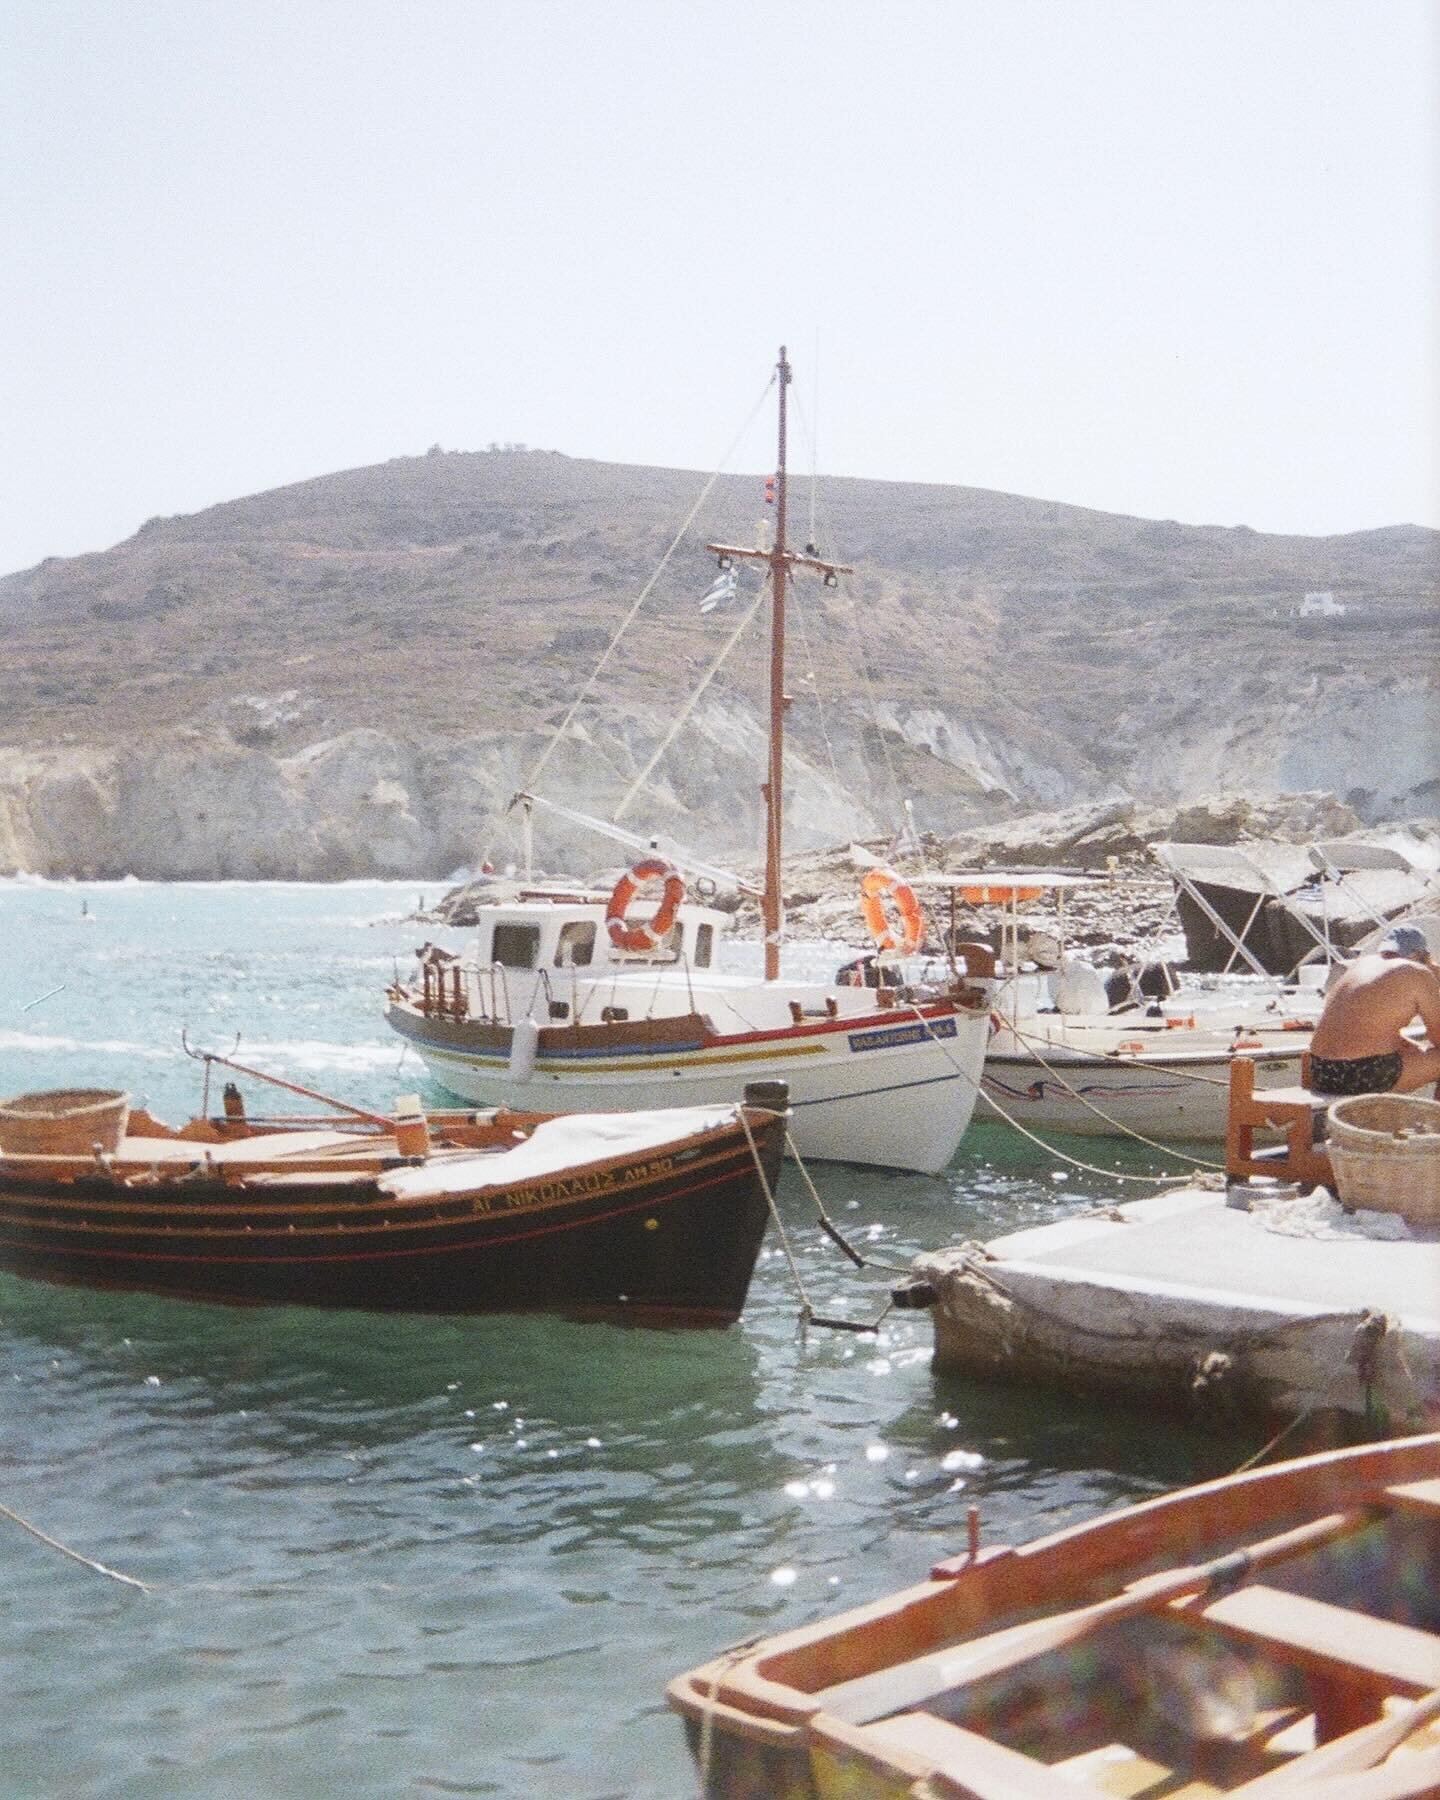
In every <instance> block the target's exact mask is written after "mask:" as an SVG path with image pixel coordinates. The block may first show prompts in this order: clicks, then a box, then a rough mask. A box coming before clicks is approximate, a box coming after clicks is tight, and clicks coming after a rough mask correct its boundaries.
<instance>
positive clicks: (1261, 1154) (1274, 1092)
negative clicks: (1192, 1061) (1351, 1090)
mask: <svg viewBox="0 0 1440 1800" xmlns="http://www.w3.org/2000/svg"><path fill="white" fill-rule="evenodd" d="M1332 1098H1333V1096H1332V1095H1328V1094H1312V1093H1311V1091H1310V1053H1309V1051H1308V1050H1307V1051H1306V1052H1305V1054H1304V1055H1303V1056H1302V1057H1301V1058H1300V1086H1299V1087H1286V1088H1261V1089H1259V1091H1258V1092H1257V1090H1256V1087H1255V1058H1254V1057H1253V1056H1243V1055H1242V1056H1233V1057H1231V1059H1230V1110H1229V1114H1228V1117H1227V1120H1226V1127H1225V1172H1226V1174H1227V1175H1228V1176H1229V1177H1230V1179H1231V1180H1232V1181H1244V1180H1245V1178H1246V1177H1247V1176H1249V1175H1270V1176H1274V1177H1276V1178H1277V1179H1279V1180H1281V1181H1295V1182H1298V1183H1299V1184H1300V1186H1301V1187H1328V1188H1330V1189H1331V1190H1332V1191H1333V1189H1334V1186H1335V1172H1334V1170H1333V1168H1332V1167H1331V1164H1330V1158H1329V1157H1328V1156H1327V1155H1326V1153H1325V1151H1324V1150H1323V1149H1321V1148H1320V1147H1319V1145H1318V1143H1317V1141H1316V1124H1317V1115H1322V1114H1323V1113H1324V1111H1325V1108H1326V1107H1327V1106H1328V1105H1329V1104H1330V1101H1331V1099H1332ZM1265 1129H1269V1130H1272V1131H1281V1132H1283V1133H1284V1134H1285V1142H1284V1144H1283V1145H1282V1146H1279V1147H1277V1148H1275V1149H1270V1150H1260V1151H1258V1152H1257V1150H1256V1148H1255V1133H1256V1132H1257V1131H1259V1130H1265Z"/></svg>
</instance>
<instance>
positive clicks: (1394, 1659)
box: [1192, 1582, 1440, 1695]
mask: <svg viewBox="0 0 1440 1800" xmlns="http://www.w3.org/2000/svg"><path fill="white" fill-rule="evenodd" d="M1196 1613H1198V1616H1199V1617H1200V1618H1202V1619H1204V1621H1205V1623H1206V1624H1207V1625H1212V1626H1216V1627H1218V1628H1219V1629H1220V1630H1222V1631H1224V1632H1225V1633H1226V1634H1227V1635H1228V1636H1231V1637H1236V1638H1240V1639H1242V1640H1243V1641H1244V1642H1246V1643H1250V1644H1255V1645H1257V1646H1258V1647H1259V1648H1261V1649H1263V1650H1274V1651H1277V1652H1279V1653H1280V1655H1281V1656H1282V1658H1283V1660H1284V1661H1286V1662H1290V1663H1295V1664H1297V1665H1299V1667H1301V1668H1304V1669H1309V1670H1311V1671H1313V1672H1315V1673H1317V1674H1321V1675H1329V1676H1341V1677H1343V1676H1345V1675H1347V1674H1353V1675H1354V1676H1355V1677H1356V1678H1357V1679H1359V1680H1362V1681H1364V1682H1365V1683H1366V1684H1367V1685H1375V1684H1384V1685H1385V1686H1386V1687H1388V1688H1391V1689H1393V1690H1394V1691H1396V1692H1398V1693H1403V1694H1412V1695H1413V1694H1424V1693H1428V1692H1429V1690H1430V1689H1431V1688H1435V1687H1440V1636H1436V1634H1435V1633H1434V1632H1432V1631H1419V1630H1417V1629H1416V1628H1415V1627H1414V1626H1413V1625H1397V1624H1395V1623H1394V1622H1393V1621H1392V1620H1390V1619H1377V1618H1375V1617H1373V1616H1372V1615H1371V1614H1369V1613H1362V1612H1355V1611H1353V1610H1352V1609H1351V1608H1350V1607H1348V1606H1332V1605H1331V1603H1330V1602H1329V1601H1328V1600H1312V1599H1311V1598H1310V1597H1309V1595H1308V1594H1291V1593H1287V1592H1286V1591H1285V1590H1284V1589H1283V1588H1273V1587H1266V1586H1265V1585H1264V1584H1263V1583H1259V1582H1256V1583H1253V1584H1252V1585H1250V1586H1248V1587H1242V1588H1237V1589H1235V1591H1234V1592H1233V1593H1229V1594H1222V1595H1221V1597H1220V1598H1219V1599H1218V1600H1212V1601H1210V1602H1209V1604H1208V1605H1205V1606H1202V1607H1199V1608H1197V1609H1196ZM1192 1616H1194V1615H1193V1614H1192Z"/></svg>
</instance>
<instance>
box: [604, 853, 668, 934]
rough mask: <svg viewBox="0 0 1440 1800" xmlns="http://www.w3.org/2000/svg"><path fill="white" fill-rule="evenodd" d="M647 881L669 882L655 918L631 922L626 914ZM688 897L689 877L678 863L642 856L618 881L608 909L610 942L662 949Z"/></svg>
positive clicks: (606, 909) (607, 928)
mask: <svg viewBox="0 0 1440 1800" xmlns="http://www.w3.org/2000/svg"><path fill="white" fill-rule="evenodd" d="M646 881H663V882H664V883H665V892H664V893H663V894H662V895H661V897H660V905H659V907H658V909H657V910H656V913H655V916H654V917H653V918H651V919H649V920H638V921H637V922H636V923H635V924H633V925H627V924H626V923H625V914H626V912H627V910H628V909H629V906H630V902H631V901H632V900H633V899H634V898H635V896H636V894H637V893H638V892H639V890H640V887H641V884H642V883H644V882H646ZM684 898H685V878H684V877H683V876H682V875H681V873H680V871H679V870H678V869H677V868H676V867H675V865H674V863H668V862H663V861H662V860H661V859H660V858H659V857H658V856H647V857H644V858H642V860H641V861H639V862H637V863H635V864H634V865H633V866H632V867H631V868H628V869H627V870H626V871H625V873H624V874H623V875H622V876H621V877H620V879H619V880H618V881H617V882H616V883H615V889H614V892H613V893H612V894H611V896H610V904H609V905H608V906H607V907H606V908H605V929H606V930H607V931H608V932H609V933H610V942H611V943H612V944H613V945H614V946H615V948H616V949H617V950H658V949H659V948H660V946H661V944H663V943H664V941H665V939H666V938H667V937H668V936H669V935H670V929H671V927H672V926H673V925H674V923H675V915H676V913H677V912H679V910H680V902H681V901H682V900H683V899H684Z"/></svg>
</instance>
